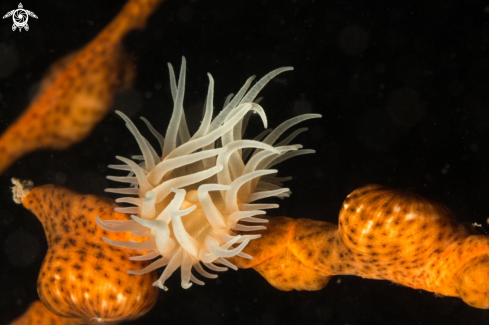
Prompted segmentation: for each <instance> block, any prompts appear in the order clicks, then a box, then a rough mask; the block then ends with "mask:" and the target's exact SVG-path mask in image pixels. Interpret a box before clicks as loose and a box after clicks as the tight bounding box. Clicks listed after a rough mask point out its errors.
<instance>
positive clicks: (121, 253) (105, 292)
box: [14, 183, 158, 321]
mask: <svg viewBox="0 0 489 325" xmlns="http://www.w3.org/2000/svg"><path fill="white" fill-rule="evenodd" d="M19 187H22V186H21V185H20V184H19V183H17V186H16V188H14V192H15V193H22V194H21V195H22V196H24V197H23V200H22V203H23V205H24V207H26V208H27V209H29V210H30V211H31V212H33V213H34V214H35V215H36V216H37V217H38V218H39V220H40V221H41V223H42V225H43V227H44V230H45V232H46V237H47V241H48V252H47V254H46V257H45V258H44V262H43V264H42V267H41V270H40V272H39V279H38V282H37V289H38V293H39V297H40V298H41V301H42V302H43V303H44V304H45V305H46V307H47V308H48V309H49V310H51V311H52V312H54V313H55V314H57V315H60V316H64V317H74V318H79V319H82V320H84V321H91V320H94V319H95V320H99V321H118V320H123V319H126V320H127V319H131V318H135V317H139V316H141V315H143V314H145V313H146V312H148V311H149V310H150V309H151V308H152V307H153V305H154V304H155V302H156V299H157V296H158V289H157V288H155V287H153V286H152V283H153V282H154V281H156V273H155V272H150V273H148V274H145V275H138V276H136V275H130V274H128V273H127V270H128V268H129V269H134V268H142V267H145V266H146V265H147V262H139V261H132V260H129V258H130V257H131V256H132V255H134V254H133V251H131V250H129V249H125V248H118V247H114V246H111V245H109V244H107V243H105V242H104V241H103V240H102V237H106V238H109V239H111V240H117V241H128V240H135V241H140V240H141V237H135V236H132V235H130V233H128V232H123V233H109V232H107V231H105V230H104V229H102V228H100V227H98V226H97V224H96V222H95V217H96V216H98V217H99V218H100V219H101V220H127V219H128V217H127V216H126V215H125V214H123V213H119V212H114V208H115V207H116V206H117V205H116V204H115V203H114V202H113V201H112V200H111V199H108V198H103V197H98V196H94V195H81V194H78V193H76V192H74V191H72V190H69V189H66V188H63V187H61V186H56V185H44V186H38V187H35V188H33V189H32V190H31V191H29V189H26V190H25V191H19V190H18V188H19ZM26 192H28V193H27V194H26ZM143 239H144V237H143Z"/></svg>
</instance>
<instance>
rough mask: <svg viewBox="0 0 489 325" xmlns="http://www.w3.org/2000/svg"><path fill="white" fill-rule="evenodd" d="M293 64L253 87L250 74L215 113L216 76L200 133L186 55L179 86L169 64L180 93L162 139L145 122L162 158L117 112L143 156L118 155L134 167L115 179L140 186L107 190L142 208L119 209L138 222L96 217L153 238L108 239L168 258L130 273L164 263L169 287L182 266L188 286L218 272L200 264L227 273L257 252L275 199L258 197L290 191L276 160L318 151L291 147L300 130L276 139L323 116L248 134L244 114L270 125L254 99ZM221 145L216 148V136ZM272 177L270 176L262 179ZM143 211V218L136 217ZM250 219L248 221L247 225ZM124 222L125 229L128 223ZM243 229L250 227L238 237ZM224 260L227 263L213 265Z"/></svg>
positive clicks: (105, 225)
mask: <svg viewBox="0 0 489 325" xmlns="http://www.w3.org/2000/svg"><path fill="white" fill-rule="evenodd" d="M291 69H292V68H290V67H285V68H280V69H277V70H274V71H272V72H270V73H269V74H267V75H266V76H265V77H263V78H262V79H261V80H259V81H258V82H257V83H256V84H255V85H254V86H253V87H251V88H250V89H249V90H248V88H249V87H250V86H251V82H252V80H253V78H254V77H252V78H249V79H248V80H247V81H246V83H245V85H244V86H243V87H242V88H241V90H240V91H239V92H238V93H237V94H236V96H234V97H233V98H232V100H230V101H228V102H226V104H225V105H224V108H223V110H222V111H221V112H220V113H219V114H218V115H217V116H216V117H215V118H214V119H212V115H213V103H212V101H213V91H214V88H213V86H214V83H213V79H212V77H211V76H210V75H209V80H210V83H209V90H208V96H207V102H206V109H205V114H204V117H203V120H202V123H201V125H200V127H199V129H198V130H197V132H196V133H195V134H194V135H193V136H190V132H189V130H188V128H187V124H186V119H185V114H184V111H183V97H184V91H185V71H186V63H185V58H183V60H182V67H181V70H180V77H179V79H178V85H177V82H176V78H175V75H174V72H173V68H172V66H171V65H169V70H170V85H171V91H172V95H173V99H174V109H173V114H172V117H171V120H170V123H169V126H168V129H167V131H166V135H165V137H164V138H163V136H162V135H161V134H159V133H158V132H157V131H155V130H154V128H153V127H152V126H151V124H150V123H149V122H148V121H146V120H145V122H146V124H147V125H148V127H149V129H150V131H151V133H153V135H154V136H155V137H156V138H157V139H158V141H159V143H160V146H161V152H162V154H161V156H160V155H158V154H157V153H156V150H155V149H154V148H153V147H151V145H150V144H149V142H148V141H147V140H146V139H145V138H144V137H143V136H142V135H141V133H140V132H139V130H138V129H137V128H136V126H135V125H134V124H133V123H132V121H131V120H130V119H129V118H127V117H126V116H125V115H124V114H122V113H120V112H118V114H119V115H120V116H121V117H122V118H123V119H124V121H125V122H126V126H127V127H128V129H129V130H130V131H131V133H132V134H133V135H134V137H135V138H136V141H137V142H138V144H139V147H140V149H141V152H142V156H136V158H139V159H141V160H142V162H141V163H139V164H138V163H136V162H134V161H132V160H130V159H126V158H123V157H117V158H118V159H119V160H121V161H122V162H124V163H126V165H115V166H113V165H112V166H109V167H112V168H115V169H119V170H128V171H131V174H130V175H128V176H127V177H114V176H109V179H112V180H115V181H121V182H125V183H129V184H131V185H135V187H129V188H124V189H119V188H114V189H108V191H110V192H114V193H120V194H134V195H138V196H139V197H138V198H135V197H124V198H120V199H117V200H116V201H117V202H125V203H130V204H133V205H135V206H136V207H127V208H117V211H120V212H125V213H130V214H133V216H132V219H133V221H127V222H124V225H122V224H120V223H112V224H111V222H110V221H105V222H99V221H98V220H97V222H98V223H99V225H100V226H101V227H103V228H104V229H105V230H109V231H121V230H122V229H124V230H129V231H131V232H132V233H133V234H135V235H136V234H141V235H144V236H146V235H147V236H149V239H148V240H147V241H145V242H142V243H127V242H115V241H111V240H106V241H107V242H108V243H109V244H112V245H115V246H120V247H126V248H131V249H135V250H141V249H144V250H152V253H151V254H149V255H145V256H140V257H137V258H138V259H148V260H149V259H153V258H154V257H156V256H161V258H160V259H158V260H156V261H155V262H153V264H151V265H150V266H148V267H147V268H146V269H143V270H137V271H131V274H144V273H146V272H150V271H152V270H154V269H156V268H159V267H165V269H164V271H163V273H162V275H161V277H160V279H159V280H158V281H156V282H155V283H154V284H153V285H156V286H159V287H160V288H162V289H164V290H167V288H166V286H165V281H166V280H167V279H168V278H169V277H170V276H171V274H172V273H173V272H174V271H175V270H176V269H177V268H179V267H180V268H181V277H182V287H183V288H189V287H190V286H191V285H192V283H191V282H193V283H196V284H199V285H203V284H204V282H202V281H201V280H199V279H197V278H196V277H195V276H194V275H193V274H192V273H191V270H192V268H195V269H196V270H197V272H198V273H200V275H202V276H204V277H207V278H215V277H217V276H216V275H215V274H210V273H209V272H207V271H206V270H204V269H203V268H202V266H201V264H200V263H203V264H204V265H205V266H206V267H207V268H209V269H210V270H213V271H225V270H226V269H227V268H228V267H229V268H233V269H237V268H236V266H235V265H233V264H232V263H230V262H229V261H228V260H227V259H228V258H231V257H233V256H240V257H243V258H248V259H251V258H252V256H250V255H248V254H244V253H242V250H243V249H244V248H245V247H246V245H248V244H249V242H250V241H251V240H253V239H256V238H259V237H260V235H256V234H255V235H249V234H246V232H249V231H255V230H259V229H266V228H265V227H264V226H261V225H256V226H253V225H250V223H251V224H253V223H255V224H256V223H258V224H260V223H265V222H267V221H266V220H264V219H259V218H256V216H257V215H262V214H264V213H265V212H264V211H263V210H264V209H269V208H274V207H277V206H278V205H276V204H256V203H252V202H254V201H257V200H260V199H263V198H268V197H279V198H283V197H287V196H288V195H289V193H290V191H289V189H288V188H282V187H281V186H282V184H281V182H280V181H281V180H280V179H278V178H277V177H276V174H277V172H278V171H277V170H275V169H269V168H270V167H271V166H273V165H274V164H276V163H278V162H280V161H282V160H285V159H287V158H290V157H292V156H294V155H298V154H305V153H312V152H314V151H312V150H299V149H300V148H301V147H302V146H300V145H288V143H289V142H290V141H292V140H293V138H294V137H295V135H297V134H298V133H297V132H296V133H295V135H294V134H293V135H292V136H289V137H288V138H286V139H285V140H284V141H282V142H281V143H278V144H275V142H276V140H277V139H278V138H279V137H280V136H281V135H282V134H283V133H284V132H285V131H286V130H287V129H288V128H290V127H292V126H293V125H295V124H297V123H299V122H301V121H304V120H307V119H311V118H317V117H320V115H318V114H305V115H301V116H298V117H296V118H293V119H290V120H288V121H286V122H284V123H282V125H280V126H279V127H277V128H276V129H275V130H274V131H271V132H270V134H269V135H268V136H267V137H266V138H265V139H264V140H263V141H258V140H243V139H242V138H241V137H242V134H243V132H244V129H245V128H246V125H243V124H244V123H245V122H244V121H245V120H246V119H247V118H248V117H249V116H250V114H251V113H253V112H255V113H258V114H259V115H260V117H261V119H262V121H263V124H264V126H265V127H267V118H266V114H265V112H264V110H263V108H262V107H261V106H260V105H258V104H257V103H254V102H253V100H254V99H255V97H256V96H257V94H258V92H259V91H260V90H261V89H262V88H263V87H264V86H265V85H266V84H267V83H268V82H269V81H270V80H271V79H272V78H274V77H275V76H276V75H278V74H279V73H281V72H284V71H287V70H291ZM218 139H219V140H220V142H221V144H222V148H217V149H215V142H216V140H218ZM244 149H256V150H257V151H261V152H258V153H256V154H255V155H254V156H253V157H252V158H250V159H249V160H248V159H246V157H245V154H243V152H244ZM264 176H266V177H267V179H265V178H262V177H264ZM136 214H137V215H138V216H139V217H136V216H135V215H136ZM241 222H246V223H247V224H242V223H241ZM122 227H123V228H122ZM236 231H241V232H244V233H243V234H241V235H237V234H236ZM216 262H218V263H220V264H223V265H224V266H225V267H220V266H217V265H215V264H214V263H216Z"/></svg>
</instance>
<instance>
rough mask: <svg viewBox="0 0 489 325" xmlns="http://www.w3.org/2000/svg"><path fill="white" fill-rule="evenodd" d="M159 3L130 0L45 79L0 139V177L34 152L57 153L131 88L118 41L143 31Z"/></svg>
mask: <svg viewBox="0 0 489 325" xmlns="http://www.w3.org/2000/svg"><path fill="white" fill-rule="evenodd" d="M160 2H161V0H131V1H129V2H128V3H127V4H126V5H125V7H124V8H123V9H122V11H121V12H120V13H119V15H118V16H117V17H116V18H115V19H114V20H113V21H112V22H111V23H110V24H109V25H108V26H107V27H106V28H105V29H104V30H103V31H102V32H101V33H100V34H99V35H98V36H97V37H96V38H95V39H94V40H93V41H92V42H90V43H89V44H88V45H87V46H85V48H83V49H82V50H81V51H79V52H78V54H76V55H73V56H70V57H69V59H66V60H64V61H67V60H69V63H66V62H64V64H63V65H66V68H64V70H63V71H56V72H55V74H56V77H53V76H48V77H47V78H46V80H45V81H44V82H43V85H42V87H41V91H42V93H41V94H39V95H38V96H37V97H36V99H35V100H34V101H33V102H32V104H31V105H30V107H29V108H28V109H27V110H26V111H25V112H24V113H23V115H22V116H20V117H19V119H18V120H17V121H16V122H15V123H14V124H12V125H11V126H10V127H9V128H8V129H7V130H6V131H5V133H4V134H3V135H2V136H1V137H0V173H3V172H4V171H5V170H6V169H7V168H8V167H9V166H10V165H11V164H12V163H13V162H15V161H16V160H17V159H18V158H20V157H21V156H23V155H25V154H27V153H29V152H32V151H34V150H38V149H56V150H61V149H65V148H67V147H69V146H70V145H72V144H74V143H76V142H79V141H81V140H83V139H84V138H85V137H86V136H88V134H89V133H90V132H91V130H92V129H93V127H94V126H95V125H96V124H97V123H98V122H100V120H101V119H102V118H103V117H104V116H105V115H106V114H107V112H108V111H109V109H110V107H111V105H112V99H113V95H114V93H115V91H116V90H118V89H120V88H123V87H126V86H128V85H129V84H131V82H132V79H133V76H134V70H133V69H134V68H133V67H132V64H131V63H130V61H129V60H128V58H127V57H126V55H125V54H124V53H123V52H122V50H121V40H122V38H123V37H124V36H125V35H126V34H127V33H128V32H129V31H131V30H133V29H141V28H143V27H144V25H145V22H146V20H147V18H148V16H149V15H150V14H151V13H152V12H153V10H154V9H155V8H156V6H157V5H158V4H159V3H160Z"/></svg>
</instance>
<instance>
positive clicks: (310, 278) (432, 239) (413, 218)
mask: <svg viewBox="0 0 489 325" xmlns="http://www.w3.org/2000/svg"><path fill="white" fill-rule="evenodd" d="M260 233H262V236H263V237H262V238H260V239H257V240H255V241H252V242H251V243H250V244H249V246H247V247H246V249H245V250H244V251H245V252H246V253H247V254H250V255H252V256H254V257H255V258H254V259H253V260H245V259H242V258H235V259H234V261H233V262H234V263H236V265H237V266H239V267H242V268H249V267H253V268H254V269H255V270H257V271H258V272H260V274H262V275H263V276H264V277H265V278H266V279H267V280H268V282H270V284H272V285H273V286H275V287H276V288H278V289H281V290H291V289H297V290H318V289H321V288H322V287H324V286H325V285H326V284H327V282H328V280H329V276H331V275H340V274H343V275H357V276H361V277H364V278H370V279H385V280H390V281H393V282H396V283H400V284H403V285H405V286H408V287H411V288H415V289H423V290H427V291H431V292H435V293H437V294H441V295H445V296H454V297H460V298H462V299H463V300H464V301H465V302H466V303H467V304H469V305H471V306H474V307H477V308H489V296H488V293H489V284H488V282H487V279H488V278H489V237H488V236H487V235H480V234H477V233H476V231H475V230H474V228H473V227H472V226H471V225H468V224H465V223H457V222H456V221H455V218H454V217H453V215H452V214H451V212H450V211H449V210H448V209H447V208H446V207H444V206H442V205H440V204H437V203H435V202H431V201H429V200H426V199H423V198H421V197H419V196H417V195H415V194H412V193H408V192H405V191H400V190H391V189H388V188H385V187H382V186H379V185H369V186H366V187H363V188H360V189H357V190H355V191H354V192H352V193H351V194H350V195H349V196H348V197H347V198H346V200H345V202H344V204H343V208H342V210H341V212H340V217H339V227H336V226H335V225H333V224H331V223H327V222H321V221H314V220H309V219H299V220H292V219H289V218H270V226H269V227H268V230H267V231H263V232H260Z"/></svg>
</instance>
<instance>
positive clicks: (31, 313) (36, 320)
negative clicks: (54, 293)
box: [10, 301, 80, 325]
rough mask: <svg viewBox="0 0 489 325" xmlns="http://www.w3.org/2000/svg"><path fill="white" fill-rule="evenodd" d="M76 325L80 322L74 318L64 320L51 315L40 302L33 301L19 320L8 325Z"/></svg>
mask: <svg viewBox="0 0 489 325" xmlns="http://www.w3.org/2000/svg"><path fill="white" fill-rule="evenodd" d="M32 324H37V325H52V324H58V325H77V324H80V321H79V320H78V319H75V318H65V317H60V316H58V315H56V314H53V313H52V312H51V311H50V310H49V309H47V308H46V306H44V305H43V304H42V302H40V301H34V302H33V303H32V304H31V305H30V306H29V308H28V309H27V310H26V312H25V313H24V314H23V315H22V316H20V317H19V318H17V319H15V320H13V321H12V322H11V323H10V325H32Z"/></svg>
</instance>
